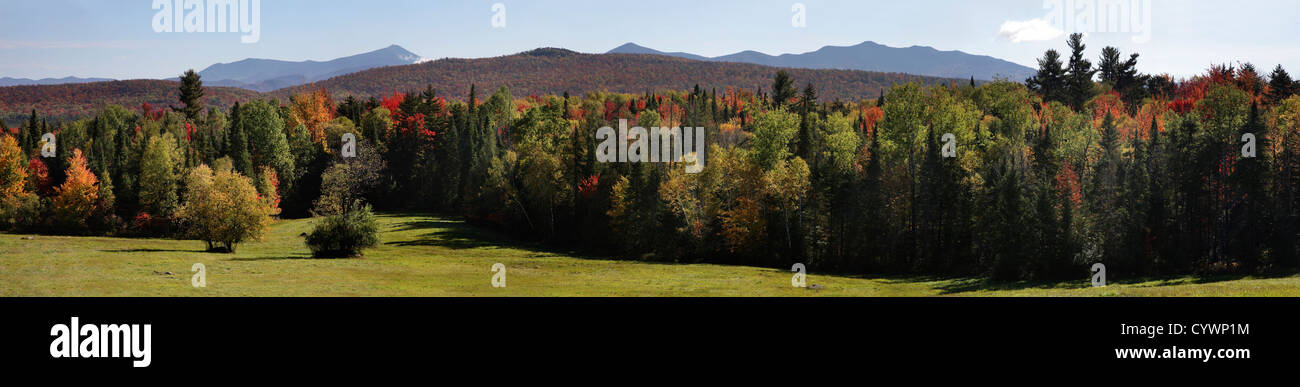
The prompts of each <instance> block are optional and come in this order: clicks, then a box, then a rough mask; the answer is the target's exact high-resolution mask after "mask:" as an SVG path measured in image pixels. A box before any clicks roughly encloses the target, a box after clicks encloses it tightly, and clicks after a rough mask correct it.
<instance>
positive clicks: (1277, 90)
mask: <svg viewBox="0 0 1300 387" xmlns="http://www.w3.org/2000/svg"><path fill="white" fill-rule="evenodd" d="M1295 85H1296V83H1295V80H1293V79H1291V74H1288V73H1287V72H1286V69H1284V68H1282V65H1277V68H1275V69H1273V73H1272V74H1271V75H1269V81H1268V104H1269V105H1270V106H1276V105H1277V104H1278V103H1280V102H1282V100H1285V99H1287V98H1288V97H1291V96H1292V95H1295V93H1296V89H1295Z"/></svg>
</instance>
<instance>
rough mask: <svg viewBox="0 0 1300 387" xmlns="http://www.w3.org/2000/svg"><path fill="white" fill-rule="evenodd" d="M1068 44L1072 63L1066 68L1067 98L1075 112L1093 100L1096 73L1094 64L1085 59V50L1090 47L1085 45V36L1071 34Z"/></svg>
mask: <svg viewBox="0 0 1300 387" xmlns="http://www.w3.org/2000/svg"><path fill="white" fill-rule="evenodd" d="M1068 43H1069V46H1070V61H1069V64H1068V65H1067V66H1066V75H1065V96H1066V102H1067V104H1068V105H1070V107H1071V108H1074V110H1075V111H1079V110H1080V109H1082V108H1083V104H1084V103H1087V102H1088V100H1090V99H1092V96H1093V84H1092V76H1093V75H1094V74H1096V71H1095V70H1093V69H1092V62H1091V61H1088V60H1087V59H1084V57H1083V54H1084V50H1085V49H1087V47H1088V46H1087V45H1084V44H1083V34H1081V33H1074V34H1070V39H1069V41H1068Z"/></svg>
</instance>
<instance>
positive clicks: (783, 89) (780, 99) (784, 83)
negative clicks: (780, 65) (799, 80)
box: [772, 70, 796, 109]
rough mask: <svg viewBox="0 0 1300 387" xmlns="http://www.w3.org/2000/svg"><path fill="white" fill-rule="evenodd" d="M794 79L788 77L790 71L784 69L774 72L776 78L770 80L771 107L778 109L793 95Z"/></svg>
mask: <svg viewBox="0 0 1300 387" xmlns="http://www.w3.org/2000/svg"><path fill="white" fill-rule="evenodd" d="M795 93H796V91H795V89H794V79H791V78H790V73H789V72H786V71H785V70H780V71H777V72H776V78H774V79H773V80H772V107H774V108H777V109H780V108H781V107H782V106H785V103H786V102H788V101H790V100H791V99H793V98H794V96H795Z"/></svg>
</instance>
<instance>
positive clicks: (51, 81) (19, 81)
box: [0, 77, 112, 87]
mask: <svg viewBox="0 0 1300 387" xmlns="http://www.w3.org/2000/svg"><path fill="white" fill-rule="evenodd" d="M111 80H112V79H108V78H77V77H63V78H44V79H28V78H9V77H4V78H0V87H5V86H34V85H63V84H68V83H91V82H106V81H111Z"/></svg>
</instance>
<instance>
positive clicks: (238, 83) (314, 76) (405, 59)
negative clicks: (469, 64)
mask: <svg viewBox="0 0 1300 387" xmlns="http://www.w3.org/2000/svg"><path fill="white" fill-rule="evenodd" d="M419 60H420V56H419V55H415V54H413V53H411V52H410V51H407V50H406V49H404V48H402V47H401V46H397V45H392V46H388V47H386V48H383V49H380V50H376V51H371V52H367V53H364V54H358V55H353V56H349V57H343V58H338V59H334V60H330V61H325V62H317V61H310V60H309V61H303V62H290V61H282V60H273V59H245V60H241V61H238V62H234V63H218V64H215V65H212V66H209V67H208V68H207V69H204V70H203V71H200V72H199V75H200V76H202V77H203V83H204V84H205V85H212V86H230V87H239V88H245V89H250V90H257V91H263V92H265V91H271V90H275V89H280V88H284V87H289V86H296V85H301V84H304V83H308V82H315V81H319V80H323V79H328V78H332V77H336V76H339V75H344V74H350V73H354V72H357V71H364V70H368V69H372V68H376V67H384V66H400V65H407V64H412V63H416V62H418V61H419Z"/></svg>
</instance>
